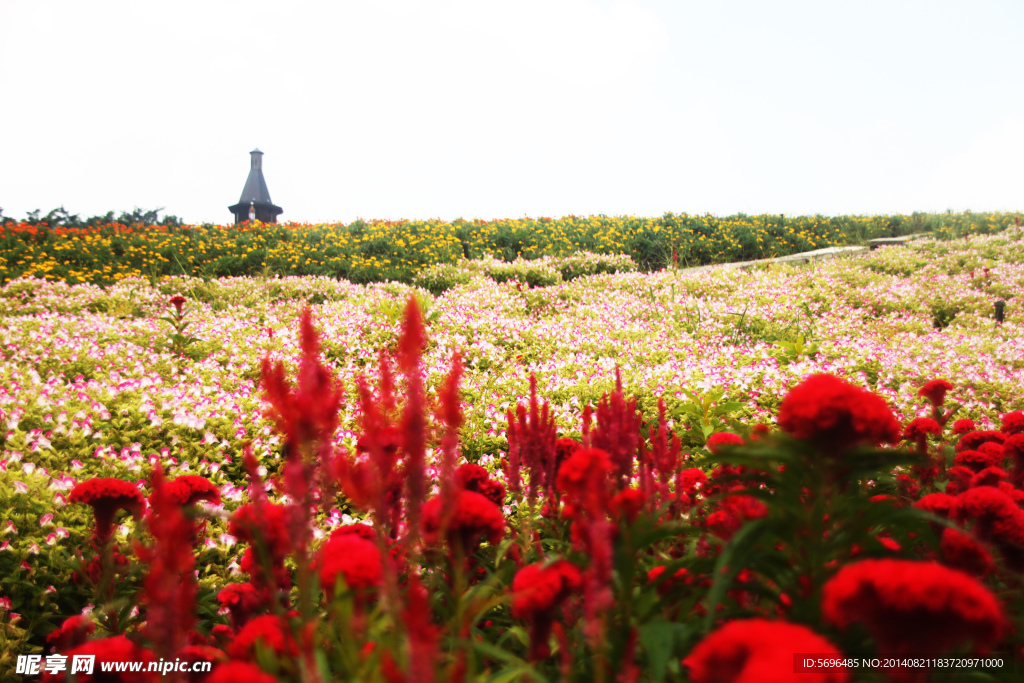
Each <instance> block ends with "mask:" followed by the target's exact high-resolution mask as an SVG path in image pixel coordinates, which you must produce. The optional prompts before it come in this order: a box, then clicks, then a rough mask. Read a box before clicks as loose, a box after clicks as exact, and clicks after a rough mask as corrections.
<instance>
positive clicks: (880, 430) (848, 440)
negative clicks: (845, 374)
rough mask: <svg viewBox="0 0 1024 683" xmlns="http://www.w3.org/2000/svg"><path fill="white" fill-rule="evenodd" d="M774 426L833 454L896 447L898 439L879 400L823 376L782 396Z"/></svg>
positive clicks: (813, 377)
mask: <svg viewBox="0 0 1024 683" xmlns="http://www.w3.org/2000/svg"><path fill="white" fill-rule="evenodd" d="M778 424H779V427H780V428H781V429H783V430H784V431H786V432H788V433H790V434H792V435H793V436H795V437H797V438H798V439H805V440H807V441H813V442H815V443H817V444H819V445H820V446H821V447H825V448H830V449H834V450H836V451H842V450H845V449H847V448H851V447H853V446H858V445H870V446H877V445H879V444H882V443H897V442H899V440H900V436H901V432H900V427H899V423H897V422H896V418H895V417H894V416H893V414H892V410H891V409H890V408H889V406H888V405H886V403H885V401H884V400H883V399H882V398H881V397H880V396H877V395H875V394H872V393H871V392H869V391H865V390H864V389H861V388H860V387H855V386H853V385H852V384H848V383H847V382H844V381H843V380H841V379H839V378H838V377H834V376H832V375H825V374H819V375H811V376H810V377H808V378H807V379H805V380H804V381H803V382H801V383H800V384H798V385H796V386H795V387H793V388H792V389H791V390H790V392H789V393H788V394H786V397H785V398H784V399H783V401H782V405H781V406H780V408H779V418H778Z"/></svg>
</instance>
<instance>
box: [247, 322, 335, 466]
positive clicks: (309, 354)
mask: <svg viewBox="0 0 1024 683" xmlns="http://www.w3.org/2000/svg"><path fill="white" fill-rule="evenodd" d="M300 327H301V336H302V340H301V341H302V359H301V361H300V363H299V376H298V386H297V387H296V388H294V389H293V388H292V387H291V385H290V384H289V383H288V380H287V379H286V378H285V371H284V364H283V363H281V362H280V361H279V362H277V363H275V364H273V365H271V363H270V361H269V360H267V359H264V361H263V388H264V395H265V396H266V398H267V401H268V402H269V403H270V406H271V407H270V411H269V416H270V417H272V418H273V419H274V421H275V422H276V423H277V425H278V428H279V429H281V431H282V432H284V434H285V437H286V439H287V441H288V443H289V444H290V445H291V447H292V448H293V449H298V448H299V447H300V445H301V444H308V443H312V442H320V443H324V442H328V441H330V439H331V438H332V437H333V436H334V432H335V430H336V429H337V426H338V411H339V409H340V408H341V401H342V397H343V391H342V389H341V387H340V386H338V384H337V382H336V381H335V379H334V377H332V376H331V373H330V371H329V370H328V369H327V368H326V367H325V366H324V365H323V364H322V363H321V362H320V358H319V356H320V339H319V336H318V335H317V333H316V330H315V329H313V317H312V314H311V313H310V310H309V309H308V308H306V309H304V310H303V311H302V319H301V321H300Z"/></svg>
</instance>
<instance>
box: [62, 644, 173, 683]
mask: <svg viewBox="0 0 1024 683" xmlns="http://www.w3.org/2000/svg"><path fill="white" fill-rule="evenodd" d="M60 654H62V655H66V656H67V663H68V668H69V669H70V664H71V662H72V660H73V659H74V657H75V655H93V656H95V657H96V659H95V660H94V662H93V671H92V674H86V673H82V672H78V673H76V674H75V677H76V678H75V680H76V681H77V682H78V683H150V682H151V681H158V680H159V679H160V678H161V676H160V674H159V673H157V672H150V671H147V669H148V668H149V663H150V662H155V661H157V658H156V656H155V654H154V653H153V652H152V651H151V650H147V649H146V648H144V647H141V646H139V645H136V644H135V643H133V642H132V641H130V640H128V639H127V638H125V637H124V636H113V637H110V638H100V639H99V640H90V641H87V642H85V643H83V644H82V645H79V646H78V647H76V648H74V649H73V650H68V651H65V652H61V653H60ZM128 662H141V663H142V670H141V671H105V670H104V666H103V665H104V664H114V663H128ZM42 680H43V681H48V682H49V681H53V682H54V683H56V682H57V681H66V680H67V674H66V672H64V671H61V672H60V673H57V674H50V673H46V672H44V673H43V676H42Z"/></svg>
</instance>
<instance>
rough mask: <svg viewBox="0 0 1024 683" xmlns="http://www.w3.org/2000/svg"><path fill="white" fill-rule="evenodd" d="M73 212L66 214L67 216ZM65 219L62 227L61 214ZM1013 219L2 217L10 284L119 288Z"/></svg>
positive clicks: (785, 245)
mask: <svg viewBox="0 0 1024 683" xmlns="http://www.w3.org/2000/svg"><path fill="white" fill-rule="evenodd" d="M64 213H65V214H66V212H64ZM55 220H61V219H60V216H58V217H57V218H56V219H55ZM1019 220H1020V215H1018V214H1010V213H970V212H966V213H946V214H922V213H915V214H913V215H910V216H904V215H893V216H834V217H824V216H791V217H786V216H782V215H760V216H746V215H742V214H741V215H737V216H727V217H723V218H719V217H716V216H711V215H706V216H690V215H687V214H672V213H666V214H665V215H664V216H662V217H661V218H643V217H635V216H566V217H563V218H557V219H552V218H537V219H532V218H521V219H511V220H492V221H484V220H473V221H465V220H461V219H460V220H455V221H450V222H448V221H440V220H429V221H408V220H402V221H369V222H367V221H362V220H357V221H355V222H353V223H350V224H348V225H344V224H340V223H329V224H316V225H310V224H305V223H302V224H300V223H287V224H280V225H278V224H262V223H255V224H248V223H243V224H241V225H184V226H176V225H143V224H138V225H123V224H120V223H108V224H103V225H99V226H92V227H83V226H78V225H59V224H54V225H48V224H47V223H46V222H45V221H39V220H37V221H34V222H22V223H18V222H14V221H13V220H11V219H5V220H0V259H2V260H0V284H5V283H7V282H10V281H11V280H15V279H17V278H19V277H37V278H42V279H46V280H61V281H64V282H70V283H92V284H100V285H109V284H113V283H116V282H119V281H121V280H123V279H125V278H131V277H145V278H147V279H149V280H150V281H155V280H156V279H158V278H160V277H162V276H166V275H184V276H192V277H200V278H203V279H210V278H219V277H237V276H261V275H267V274H268V273H269V274H278V275H282V276H289V275H317V276H327V277H333V278H344V279H346V280H349V281H350V282H377V281H385V280H390V281H402V282H407V283H410V282H412V279H413V278H414V277H415V276H416V274H418V273H419V272H420V271H422V270H423V269H424V268H427V267H429V266H433V265H437V264H442V263H443V264H454V263H455V262H457V261H458V260H459V259H462V258H467V259H469V258H473V259H478V258H482V257H485V256H487V255H493V256H496V257H498V258H500V259H502V260H505V261H512V260H514V259H515V258H516V257H517V256H522V257H524V258H527V259H534V258H537V257H540V256H569V255H571V254H573V253H576V252H579V251H589V252H594V253H598V254H619V253H625V254H627V255H629V256H630V257H631V258H632V259H633V260H634V261H635V262H636V264H637V265H639V266H640V268H641V269H642V270H644V271H652V270H658V269H660V268H664V267H666V266H669V265H671V264H673V263H678V264H681V265H683V266H694V265H702V264H707V263H724V262H730V261H746V260H753V259H760V258H771V257H774V256H784V255H787V254H792V253H795V252H801V251H807V250H810V249H816V248H818V247H825V246H835V245H841V244H863V243H864V242H865V241H866V240H868V239H872V238H875V237H897V236H901V235H906V234H910V233H931V234H932V235H934V236H936V237H938V238H949V237H963V236H967V235H983V234H990V233H993V232H998V231H1000V230H1002V229H1003V228H1006V227H1007V226H1009V225H1015V224H1018V223H1019Z"/></svg>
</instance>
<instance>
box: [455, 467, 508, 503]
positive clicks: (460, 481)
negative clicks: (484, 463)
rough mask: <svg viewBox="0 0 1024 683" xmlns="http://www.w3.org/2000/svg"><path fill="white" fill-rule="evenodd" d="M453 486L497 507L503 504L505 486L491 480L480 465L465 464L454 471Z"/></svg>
mask: <svg viewBox="0 0 1024 683" xmlns="http://www.w3.org/2000/svg"><path fill="white" fill-rule="evenodd" d="M455 484H456V486H458V487H459V488H463V489H465V490H467V491H475V492H476V493H479V494H480V495H482V496H484V497H485V498H487V499H488V500H490V501H491V502H492V503H494V504H495V505H498V506H502V505H504V504H505V485H504V484H502V483H501V482H500V481H496V480H494V479H491V475H490V473H489V472H488V471H487V470H485V469H484V468H483V467H481V466H480V465H474V464H471V463H467V464H465V465H462V466H461V467H459V468H458V469H457V470H455Z"/></svg>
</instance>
